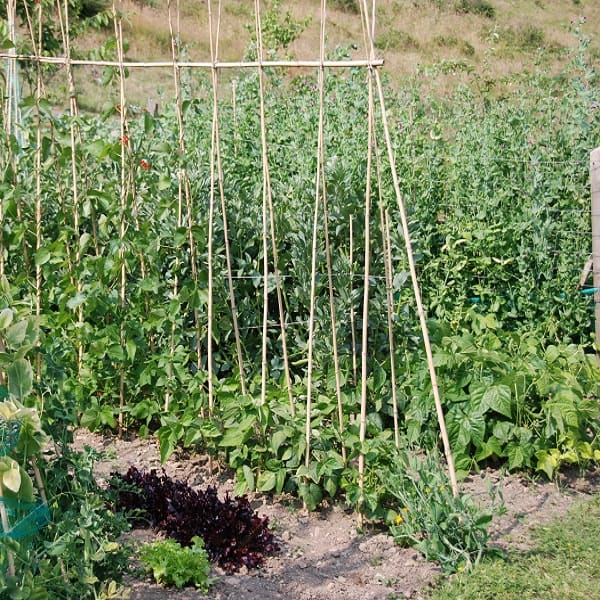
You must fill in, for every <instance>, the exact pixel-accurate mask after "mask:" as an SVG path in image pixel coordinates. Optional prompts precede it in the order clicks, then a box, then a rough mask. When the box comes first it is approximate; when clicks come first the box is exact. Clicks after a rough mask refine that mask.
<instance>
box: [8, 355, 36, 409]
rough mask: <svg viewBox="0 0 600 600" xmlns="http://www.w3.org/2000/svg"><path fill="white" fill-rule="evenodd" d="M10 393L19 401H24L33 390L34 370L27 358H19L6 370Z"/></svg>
mask: <svg viewBox="0 0 600 600" xmlns="http://www.w3.org/2000/svg"><path fill="white" fill-rule="evenodd" d="M6 372H7V375H8V391H9V393H10V394H12V395H13V396H14V397H15V398H17V399H18V400H23V399H24V398H25V397H26V396H27V395H28V394H29V393H30V392H31V390H32V389H33V369H32V368H31V365H30V364H29V361H28V360H27V359H25V358H18V359H17V360H15V361H14V362H13V364H12V365H10V366H9V367H8V369H7V370H6Z"/></svg>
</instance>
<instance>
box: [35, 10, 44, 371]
mask: <svg viewBox="0 0 600 600" xmlns="http://www.w3.org/2000/svg"><path fill="white" fill-rule="evenodd" d="M37 12H38V39H37V47H36V46H35V45H34V49H35V53H36V54H37V55H40V54H41V49H42V6H41V4H38V5H37ZM42 89H43V82H42V67H41V65H40V64H39V63H38V67H37V85H36V91H35V112H36V116H37V123H36V130H35V137H36V149H35V251H36V254H37V252H39V250H40V248H41V247H42V114H41V110H40V100H41V99H42ZM41 314H42V265H41V264H40V263H39V262H38V261H36V263H35V316H36V321H37V322H38V323H39V321H40V317H41ZM35 375H36V380H37V381H38V382H39V381H40V380H41V378H42V355H41V354H40V353H38V354H37V356H36V369H35Z"/></svg>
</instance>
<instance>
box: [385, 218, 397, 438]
mask: <svg viewBox="0 0 600 600" xmlns="http://www.w3.org/2000/svg"><path fill="white" fill-rule="evenodd" d="M382 237H383V251H384V257H385V290H386V301H387V325H388V343H389V347H390V379H391V381H390V383H391V386H392V411H393V415H394V443H395V444H396V448H399V447H400V431H399V422H398V391H397V389H396V346H395V344H394V322H393V317H392V315H393V311H394V308H393V307H394V298H393V294H392V282H393V280H392V273H393V266H392V240H391V234H390V215H389V212H388V211H387V210H385V211H384V214H383V229H382Z"/></svg>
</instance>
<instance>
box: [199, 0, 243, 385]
mask: <svg viewBox="0 0 600 600" xmlns="http://www.w3.org/2000/svg"><path fill="white" fill-rule="evenodd" d="M218 11H219V12H218V16H217V34H216V42H215V43H213V37H212V3H211V1H210V0H209V2H208V20H209V22H210V29H209V32H210V46H211V58H212V60H213V62H214V63H216V62H217V59H218V55H219V31H220V21H221V2H219V7H218ZM218 85H219V74H218V70H217V68H216V67H215V68H213V69H212V86H213V131H212V136H213V137H212V144H211V145H212V146H213V148H212V149H211V156H213V155H215V154H216V167H217V178H218V181H219V195H220V198H221V218H222V219H223V240H224V242H225V260H226V263H227V285H228V289H229V303H230V306H231V321H232V324H233V334H234V337H235V349H236V356H237V363H238V369H239V372H240V388H241V390H242V394H243V395H246V393H247V390H246V377H245V374H244V357H243V353H242V340H241V336H240V328H239V323H238V314H237V304H236V301H235V290H234V286H233V274H232V271H233V267H232V262H231V247H230V243H229V225H228V222H227V206H226V203H225V188H224V182H223V165H222V160H221V135H220V125H219V104H218V100H219V94H218ZM232 91H233V96H234V98H233V113H234V117H233V119H234V123H235V119H236V117H235V112H236V106H235V82H234V85H233V88H232ZM235 129H236V126H235V125H234V136H235ZM213 171H214V162H213V161H212V160H211V194H212V193H213V183H212V181H213V180H214V172H213Z"/></svg>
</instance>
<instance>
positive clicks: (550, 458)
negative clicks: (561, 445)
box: [535, 448, 560, 479]
mask: <svg viewBox="0 0 600 600" xmlns="http://www.w3.org/2000/svg"><path fill="white" fill-rule="evenodd" d="M535 456H536V458H537V459H538V460H537V465H536V467H535V468H536V470H538V471H543V472H544V473H546V475H547V476H548V479H552V478H553V477H554V473H556V470H557V469H558V467H559V466H560V452H559V451H558V449H556V448H552V449H551V450H539V451H538V452H536V453H535Z"/></svg>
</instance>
